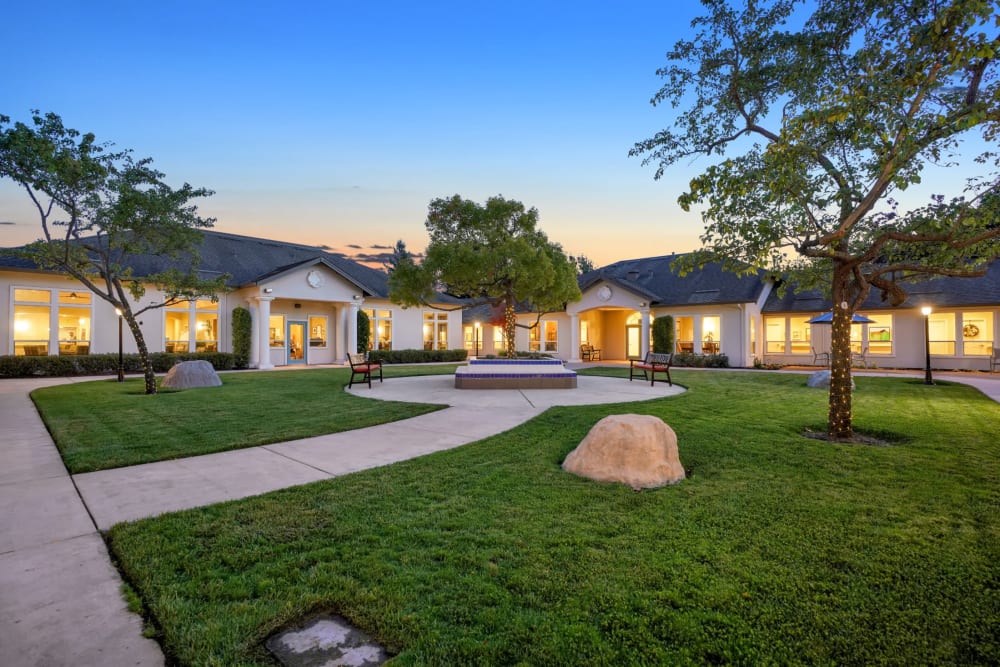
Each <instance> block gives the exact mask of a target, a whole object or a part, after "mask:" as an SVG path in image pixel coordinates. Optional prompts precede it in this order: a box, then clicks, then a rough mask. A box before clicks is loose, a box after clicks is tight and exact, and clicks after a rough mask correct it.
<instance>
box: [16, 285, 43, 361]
mask: <svg viewBox="0 0 1000 667" xmlns="http://www.w3.org/2000/svg"><path fill="white" fill-rule="evenodd" d="M51 299H52V294H51V292H50V291H49V290H44V289H15V290H14V354H15V355H18V356H29V357H32V356H42V355H46V354H48V353H49V331H50V328H49V327H50V326H51V324H50V322H51V317H50V314H51V312H52V308H51V305H50V301H51Z"/></svg>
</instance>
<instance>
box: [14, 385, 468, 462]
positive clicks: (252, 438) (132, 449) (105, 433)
mask: <svg viewBox="0 0 1000 667" xmlns="http://www.w3.org/2000/svg"><path fill="white" fill-rule="evenodd" d="M454 372H455V366H454V365H446V366H425V367H420V366H399V367H389V368H386V369H385V376H386V378H387V380H386V381H390V380H389V379H388V378H392V377H400V376H403V375H414V374H431V373H454ZM219 377H220V378H221V379H222V386H221V387H210V388H204V389H189V390H186V391H163V392H161V393H160V394H158V395H156V396H146V395H144V394H143V384H142V379H141V378H135V379H129V380H127V381H126V382H124V383H118V382H115V381H114V380H98V381H95V382H83V383H78V384H67V385H60V386H57V387H47V388H45V389H38V390H36V391H34V392H32V394H31V398H32V399H33V400H34V401H35V405H36V406H37V408H38V411H39V412H40V413H41V415H42V419H43V420H44V421H45V424H46V426H47V427H48V429H49V431H50V432H51V433H52V436H53V439H54V440H55V442H56V445H57V446H58V447H59V451H60V452H61V454H62V457H63V460H64V461H65V462H66V467H67V468H69V471H70V472H71V473H80V472H90V471H92V470H104V469H107V468H117V467H120V466H128V465H135V464H138V463H149V462H151V461H163V460H166V459H175V458H180V457H184V456H195V455H198V454H210V453H212V452H221V451H225V450H228V449H240V448H243V447H254V446H257V445H265V444H268V443H271V442H282V441H285V440H294V439H296V438H307V437H310V436H314V435H321V434H324V433H337V432H340V431H350V430H352V429H356V428H363V427H365V426H372V425H374V424H384V423H386V422H391V421H396V420H398V419H407V418H409V417H415V416H417V415H422V414H425V413H427V412H432V411H434V410H438V409H440V408H441V407H443V406H434V405H418V404H413V403H397V402H388V401H373V400H370V399H366V398H359V397H356V396H352V395H350V394H348V393H346V392H345V391H343V388H344V387H345V386H346V385H347V381H348V379H349V378H350V371H349V370H347V369H341V368H332V369H318V370H306V371H272V372H265V373H258V372H246V373H222V374H220V376H219Z"/></svg>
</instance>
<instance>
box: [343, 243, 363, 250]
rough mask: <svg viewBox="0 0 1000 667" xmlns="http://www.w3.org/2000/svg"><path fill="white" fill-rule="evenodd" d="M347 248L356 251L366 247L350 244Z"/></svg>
mask: <svg viewBox="0 0 1000 667" xmlns="http://www.w3.org/2000/svg"><path fill="white" fill-rule="evenodd" d="M347 247H348V248H352V249H354V250H361V249H362V248H363V247H364V246H360V245H358V244H357V243H348V244H347Z"/></svg>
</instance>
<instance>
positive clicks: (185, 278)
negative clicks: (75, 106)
mask: <svg viewBox="0 0 1000 667" xmlns="http://www.w3.org/2000/svg"><path fill="white" fill-rule="evenodd" d="M112 148H113V144H110V143H98V142H97V141H96V139H95V137H94V135H93V134H81V133H80V132H78V131H76V130H73V129H69V128H66V127H65V126H64V125H63V122H62V119H61V118H60V117H59V116H57V115H56V114H54V113H47V114H44V115H42V114H41V113H40V112H38V111H34V112H33V113H32V124H31V125H28V124H25V123H21V122H17V123H14V124H11V122H10V118H9V117H7V116H0V177H6V178H10V179H11V180H13V181H14V182H16V183H17V184H18V185H20V186H21V187H22V188H23V189H24V190H25V192H26V193H27V195H28V197H29V198H30V199H31V202H32V204H33V205H34V208H35V210H36V211H37V213H38V217H39V220H40V222H41V227H42V235H43V238H41V239H40V240H38V241H36V242H35V243H32V244H29V245H27V246H25V247H24V248H22V249H19V254H20V255H22V256H23V257H26V258H28V259H30V260H31V261H33V262H35V263H36V264H37V265H38V266H40V267H42V268H46V269H52V270H56V271H61V272H63V273H67V274H69V275H70V276H72V277H73V278H75V279H77V280H79V281H80V282H81V283H83V284H84V285H86V286H87V288H88V289H90V291H92V292H93V293H94V294H96V295H97V296H98V297H100V298H101V299H103V300H105V301H107V302H108V303H110V304H111V305H112V306H114V307H115V308H116V309H118V310H119V311H120V312H121V314H122V317H123V318H124V320H125V322H126V323H127V324H128V327H129V330H130V331H131V332H132V336H133V337H134V338H135V343H136V347H137V348H138V350H139V355H140V357H141V360H142V365H143V369H144V375H145V382H146V393H147V394H155V393H156V377H155V375H154V374H153V365H152V364H151V363H150V361H149V354H148V347H147V346H146V341H145V339H144V337H143V333H142V329H141V328H140V326H139V324H140V323H139V320H138V317H139V316H140V315H141V314H142V313H145V312H147V311H149V310H152V309H156V308H162V307H164V306H168V305H172V304H176V303H180V302H182V301H188V300H192V299H198V298H210V299H215V298H216V296H215V295H216V294H217V293H218V292H219V291H221V290H223V289H224V288H225V280H226V277H225V276H215V277H213V278H211V279H202V278H201V277H199V275H198V272H197V270H198V257H197V252H196V251H197V248H198V246H199V244H200V241H201V238H202V235H201V233H200V232H199V229H201V228H205V227H211V226H212V224H213V222H214V221H213V220H211V219H205V218H200V217H199V216H198V215H197V207H195V206H194V205H192V204H191V203H190V201H191V200H192V199H194V198H197V197H205V196H208V195H211V194H212V193H211V192H210V191H209V190H206V189H204V188H193V187H191V186H190V185H188V184H187V183H185V184H184V185H183V186H182V187H180V188H178V189H173V188H171V187H170V186H168V185H167V184H166V183H164V181H163V176H164V175H163V174H162V173H160V172H159V171H156V170H155V169H153V168H152V167H151V166H150V164H151V160H150V159H148V158H146V159H141V160H134V159H133V158H132V156H131V152H130V151H127V150H122V151H114V150H112ZM141 255H158V256H161V257H167V258H170V259H171V260H173V261H171V262H167V263H166V264H169V265H170V268H167V269H164V270H162V271H159V272H155V273H148V274H146V275H134V274H133V269H132V260H133V259H134V258H136V257H138V256H141ZM178 267H181V268H178ZM148 285H153V286H154V287H155V288H156V289H157V290H159V291H160V294H159V295H158V296H157V298H155V299H153V300H151V301H149V302H147V303H145V304H142V305H140V301H139V300H140V299H141V298H143V297H144V296H147V290H146V288H147V286H148ZM130 297H131V298H130Z"/></svg>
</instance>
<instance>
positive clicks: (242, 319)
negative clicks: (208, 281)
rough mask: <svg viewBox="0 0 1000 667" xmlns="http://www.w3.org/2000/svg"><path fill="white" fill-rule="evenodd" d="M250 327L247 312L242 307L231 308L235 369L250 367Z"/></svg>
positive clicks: (250, 322) (251, 324)
mask: <svg viewBox="0 0 1000 667" xmlns="http://www.w3.org/2000/svg"><path fill="white" fill-rule="evenodd" d="M252 326H253V322H252V320H251V318H250V311H249V310H247V309H246V308H243V307H242V306H237V307H236V308H233V357H234V360H233V363H234V365H235V367H236V368H246V367H247V366H249V365H250V340H251V327H252Z"/></svg>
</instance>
